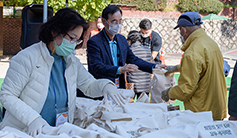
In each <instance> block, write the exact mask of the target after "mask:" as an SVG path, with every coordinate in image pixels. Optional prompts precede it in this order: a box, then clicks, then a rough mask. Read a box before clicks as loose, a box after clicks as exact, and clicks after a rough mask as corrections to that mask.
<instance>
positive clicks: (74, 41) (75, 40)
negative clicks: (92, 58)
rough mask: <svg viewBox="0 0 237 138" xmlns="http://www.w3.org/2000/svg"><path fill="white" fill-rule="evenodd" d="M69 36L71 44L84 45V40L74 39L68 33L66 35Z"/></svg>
mask: <svg viewBox="0 0 237 138" xmlns="http://www.w3.org/2000/svg"><path fill="white" fill-rule="evenodd" d="M66 34H67V35H68V37H69V38H70V39H71V41H70V43H71V44H74V43H76V45H79V44H80V43H82V42H83V40H80V39H76V38H73V37H71V36H70V35H69V34H68V33H66Z"/></svg>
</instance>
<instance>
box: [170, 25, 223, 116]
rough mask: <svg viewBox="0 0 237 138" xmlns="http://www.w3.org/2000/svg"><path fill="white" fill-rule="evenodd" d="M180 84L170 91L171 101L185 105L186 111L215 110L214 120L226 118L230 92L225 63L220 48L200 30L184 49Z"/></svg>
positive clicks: (180, 67)
mask: <svg viewBox="0 0 237 138" xmlns="http://www.w3.org/2000/svg"><path fill="white" fill-rule="evenodd" d="M181 50H182V51H184V54H183V58H182V62H181V64H180V66H179V70H180V77H179V79H178V85H177V86H175V87H172V88H170V90H169V97H170V99H178V100H181V101H183V102H184V106H185V109H186V110H191V111H193V112H202V111H212V114H213V119H214V120H221V119H223V118H225V117H226V99H227V89H226V83H225V77H224V71H223V66H224V60H223V56H222V53H221V51H220V49H219V47H218V45H217V44H216V43H215V42H214V41H213V40H212V39H211V38H210V37H209V36H207V34H206V33H205V31H204V29H202V28H200V29H197V30H196V31H194V32H193V33H192V34H191V35H190V36H189V37H188V39H187V40H186V42H185V43H184V45H183V47H182V48H181Z"/></svg>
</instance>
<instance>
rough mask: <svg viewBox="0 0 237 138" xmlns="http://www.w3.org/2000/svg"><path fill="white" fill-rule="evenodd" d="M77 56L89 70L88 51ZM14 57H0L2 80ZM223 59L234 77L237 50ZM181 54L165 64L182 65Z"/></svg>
mask: <svg viewBox="0 0 237 138" xmlns="http://www.w3.org/2000/svg"><path fill="white" fill-rule="evenodd" d="M76 56H77V57H78V58H79V59H80V61H81V62H82V63H83V65H84V66H85V67H86V68H87V60H86V51H85V50H77V54H76ZM11 57H12V56H2V57H0V78H4V77H5V75H6V72H7V69H8V67H9V60H10V58H11ZM223 57H224V59H225V60H226V61H228V63H229V64H230V66H231V68H232V69H231V70H230V73H229V75H228V77H231V76H232V73H233V68H234V65H235V62H236V59H237V49H234V50H231V51H227V52H224V53H223ZM180 59H181V54H165V63H166V64H167V65H177V64H179V63H180Z"/></svg>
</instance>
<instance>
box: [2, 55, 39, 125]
mask: <svg viewBox="0 0 237 138" xmlns="http://www.w3.org/2000/svg"><path fill="white" fill-rule="evenodd" d="M30 61H31V59H30V57H27V56H25V55H23V54H22V53H18V54H17V55H16V56H14V57H13V58H12V59H11V60H10V65H9V68H8V71H7V74H6V77H5V79H4V82H3V84H2V88H1V92H0V102H1V103H2V105H3V107H4V108H5V109H6V110H7V111H8V112H9V113H10V114H11V115H13V116H14V117H15V118H17V119H18V120H19V121H21V122H22V123H23V124H25V125H26V126H29V125H30V124H31V123H32V122H33V121H34V120H35V119H36V118H38V117H40V114H39V113H38V112H37V111H36V110H34V109H33V108H32V107H30V106H29V105H28V104H26V103H25V102H24V101H22V100H21V99H20V98H19V97H21V95H22V90H23V89H24V88H25V86H26V85H27V84H28V83H29V81H30V79H29V78H30V75H31V70H32V68H33V67H32V65H31V63H30ZM32 91H34V90H33V89H32ZM29 93H31V92H30V91H29Z"/></svg>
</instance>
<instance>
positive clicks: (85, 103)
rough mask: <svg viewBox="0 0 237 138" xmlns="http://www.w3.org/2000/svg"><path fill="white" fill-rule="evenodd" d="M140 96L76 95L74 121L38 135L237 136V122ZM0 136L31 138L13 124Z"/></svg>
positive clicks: (51, 137)
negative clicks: (117, 100)
mask: <svg viewBox="0 0 237 138" xmlns="http://www.w3.org/2000/svg"><path fill="white" fill-rule="evenodd" d="M143 96H144V97H146V95H143ZM146 98H148V97H146ZM139 100H140V99H138V102H135V103H126V104H125V106H117V105H114V104H113V103H112V102H111V101H108V102H106V103H104V102H103V101H94V100H91V99H86V98H77V104H76V106H77V107H76V108H77V110H76V112H75V121H74V124H69V123H65V124H63V125H61V126H59V127H44V129H43V132H44V133H42V134H40V135H38V136H36V138H156V137H161V138H210V137H215V138H237V137H236V136H237V131H236V130H237V122H234V121H213V120H212V113H211V112H200V113H193V112H191V111H189V110H185V111H179V110H176V111H167V104H166V103H159V104H153V103H144V101H146V100H144V98H143V100H141V101H143V102H139ZM0 137H1V138H32V137H31V136H29V135H27V134H25V133H23V132H21V131H18V130H16V129H14V128H10V127H5V128H4V129H2V130H1V131H0Z"/></svg>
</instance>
